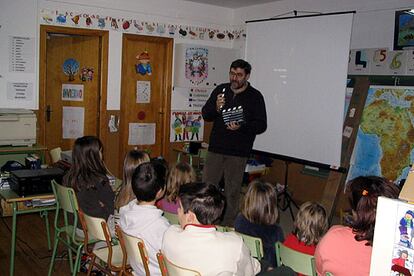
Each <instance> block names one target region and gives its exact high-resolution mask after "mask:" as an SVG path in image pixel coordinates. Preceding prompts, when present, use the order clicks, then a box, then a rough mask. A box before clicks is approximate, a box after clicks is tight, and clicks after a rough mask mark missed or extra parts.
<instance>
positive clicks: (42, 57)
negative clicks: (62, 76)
mask: <svg viewBox="0 0 414 276" xmlns="http://www.w3.org/2000/svg"><path fill="white" fill-rule="evenodd" d="M48 33H58V34H67V35H84V36H98V37H100V40H101V52H100V57H99V58H100V70H99V72H100V74H99V79H100V83H99V87H100V91H99V95H98V99H99V108H98V112H99V114H98V115H99V123H98V130H97V131H98V133H97V136H98V137H99V139H100V140H101V141H102V143H103V144H104V145H105V144H106V136H107V135H106V134H107V132H106V131H104V130H105V122H106V120H105V118H106V116H105V114H106V103H107V89H108V86H107V82H108V46H109V32H108V31H102V30H89V29H78V28H69V27H59V26H48V25H40V46H39V110H38V114H37V118H38V120H37V121H38V127H39V128H38V133H37V134H38V135H37V137H39V138H38V141H37V142H38V144H42V145H46V116H45V111H46V106H45V105H46V60H47V59H46V54H47V52H46V44H47V35H48ZM49 150H50V149H49Z"/></svg>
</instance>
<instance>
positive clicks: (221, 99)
mask: <svg viewBox="0 0 414 276" xmlns="http://www.w3.org/2000/svg"><path fill="white" fill-rule="evenodd" d="M225 103H226V100H225V98H224V93H223V94H218V95H217V100H216V110H217V112H220V109H221V108H222V107H223V106H224V104H225Z"/></svg>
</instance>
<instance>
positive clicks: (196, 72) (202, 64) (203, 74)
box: [185, 47, 208, 85]
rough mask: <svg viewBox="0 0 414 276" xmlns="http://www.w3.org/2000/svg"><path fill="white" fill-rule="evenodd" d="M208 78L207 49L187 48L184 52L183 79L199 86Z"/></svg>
mask: <svg viewBox="0 0 414 276" xmlns="http://www.w3.org/2000/svg"><path fill="white" fill-rule="evenodd" d="M207 77H208V49H207V48H199V47H194V48H187V49H186V51H185V78H186V79H188V80H189V81H190V82H191V84H193V85H199V84H201V83H202V82H203V81H204V80H205V79H207Z"/></svg>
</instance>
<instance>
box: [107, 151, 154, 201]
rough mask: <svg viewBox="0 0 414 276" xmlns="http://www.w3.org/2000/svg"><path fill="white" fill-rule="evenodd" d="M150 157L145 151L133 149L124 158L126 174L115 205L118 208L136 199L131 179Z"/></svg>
mask: <svg viewBox="0 0 414 276" xmlns="http://www.w3.org/2000/svg"><path fill="white" fill-rule="evenodd" d="M149 161H150V158H149V155H148V153H146V152H145V151H139V150H135V149H134V150H131V151H129V152H128V153H127V154H126V155H125V158H124V174H123V181H122V186H121V190H120V191H119V194H118V195H117V197H116V200H115V207H116V208H117V209H119V208H121V207H122V206H124V205H126V204H128V203H129V202H130V201H131V200H133V199H135V194H134V192H133V191H132V186H131V180H132V175H133V174H134V172H135V169H136V168H137V167H138V166H139V165H140V164H142V163H144V162H149Z"/></svg>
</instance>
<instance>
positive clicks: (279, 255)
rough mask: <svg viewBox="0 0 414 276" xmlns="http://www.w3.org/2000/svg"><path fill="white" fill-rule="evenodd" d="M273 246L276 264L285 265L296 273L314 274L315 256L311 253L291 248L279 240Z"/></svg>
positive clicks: (312, 275) (313, 275)
mask: <svg viewBox="0 0 414 276" xmlns="http://www.w3.org/2000/svg"><path fill="white" fill-rule="evenodd" d="M275 247H276V263H277V266H281V265H286V266H289V267H290V268H292V269H293V270H294V271H295V272H297V273H301V274H304V275H310V276H316V269H315V258H314V257H313V256H312V255H308V254H304V253H301V252H299V251H296V250H293V249H291V248H289V247H286V246H285V245H283V243H281V242H277V243H276V244H275Z"/></svg>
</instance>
